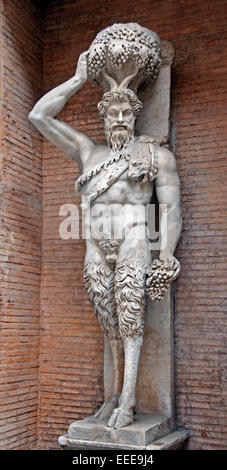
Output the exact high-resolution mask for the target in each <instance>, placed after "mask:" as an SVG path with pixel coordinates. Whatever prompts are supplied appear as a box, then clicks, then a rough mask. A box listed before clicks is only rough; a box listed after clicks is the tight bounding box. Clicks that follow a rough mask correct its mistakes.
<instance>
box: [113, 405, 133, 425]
mask: <svg viewBox="0 0 227 470" xmlns="http://www.w3.org/2000/svg"><path fill="white" fill-rule="evenodd" d="M132 423H133V410H124V409H123V408H116V409H115V410H114V411H113V413H112V415H111V417H110V419H109V421H108V424H107V426H109V427H110V428H114V429H121V428H124V427H125V426H129V425H130V424H132Z"/></svg>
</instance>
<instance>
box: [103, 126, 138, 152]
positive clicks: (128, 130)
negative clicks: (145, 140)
mask: <svg viewBox="0 0 227 470" xmlns="http://www.w3.org/2000/svg"><path fill="white" fill-rule="evenodd" d="M105 135H106V140H107V144H108V146H109V147H110V148H112V149H113V150H121V149H122V148H124V147H125V146H126V145H127V144H128V143H129V142H130V141H131V140H132V139H133V138H134V128H133V127H129V126H128V127H125V129H124V130H120V131H119V130H114V129H113V128H111V127H110V126H108V125H106V126H105Z"/></svg>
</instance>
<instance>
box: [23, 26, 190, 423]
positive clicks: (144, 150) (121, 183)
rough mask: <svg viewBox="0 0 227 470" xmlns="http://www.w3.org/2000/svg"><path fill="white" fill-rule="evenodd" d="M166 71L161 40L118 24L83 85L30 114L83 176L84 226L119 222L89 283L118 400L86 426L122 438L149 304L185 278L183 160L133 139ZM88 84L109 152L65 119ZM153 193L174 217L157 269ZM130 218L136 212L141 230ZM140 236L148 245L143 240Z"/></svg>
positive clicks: (95, 242) (92, 243)
mask: <svg viewBox="0 0 227 470" xmlns="http://www.w3.org/2000/svg"><path fill="white" fill-rule="evenodd" d="M160 67H161V53H160V39H159V37H158V35H157V34H156V33H154V32H152V31H150V30H148V29H146V28H142V27H140V26H139V25H138V24H135V23H129V24H115V25H113V26H111V27H109V28H107V29H105V30H103V31H101V32H100V33H99V34H98V35H97V36H96V38H95V40H94V41H93V43H92V45H91V47H90V48H89V50H88V51H86V52H84V53H82V54H81V55H80V57H79V60H78V64H77V68H76V73H75V75H74V76H73V77H72V78H70V79H69V80H67V81H66V82H65V83H63V84H62V85H60V86H58V87H56V88H54V89H53V90H52V91H50V92H48V93H47V94H46V95H45V96H44V97H42V98H41V99H40V100H39V101H38V103H37V104H36V105H35V106H34V108H33V110H32V111H31V113H30V114H29V119H30V121H31V122H32V123H33V125H34V126H35V127H36V128H37V129H38V130H39V131H40V132H41V133H42V134H43V135H44V136H45V137H46V138H47V139H48V140H49V141H51V142H52V143H53V144H55V145H56V146H57V147H58V148H59V149H61V150H63V151H64V152H66V153H67V154H68V155H70V156H71V157H72V158H73V159H75V160H76V161H77V163H78V166H79V168H80V171H81V176H80V177H79V179H78V180H77V183H76V185H77V189H79V190H81V192H82V195H83V204H84V212H85V214H86V208H87V209H88V208H90V209H91V208H92V211H93V212H92V213H93V214H95V217H93V218H91V219H89V222H85V224H86V223H88V224H89V223H91V224H97V222H98V223H100V222H102V220H104V219H105V217H106V213H107V211H108V214H111V222H110V225H109V229H106V230H105V229H103V231H102V233H101V236H100V231H99V233H98V235H99V236H97V237H96V235H95V230H94V233H93V232H92V234H91V236H90V237H88V239H87V240H86V257H85V267H84V280H85V286H86V289H87V293H88V297H89V300H90V301H91V303H92V305H93V308H94V312H95V314H96V316H97V318H98V320H99V323H100V326H101V328H102V330H103V331H104V334H105V335H106V336H107V337H108V340H109V343H110V348H111V351H112V357H113V364H114V385H113V390H112V397H111V398H110V399H109V400H108V401H107V402H105V403H104V404H103V405H102V407H101V408H100V409H99V410H98V411H97V412H96V413H95V414H94V415H93V416H91V417H89V418H86V419H87V420H88V422H96V421H97V422H98V421H101V422H104V423H106V425H107V426H109V427H111V428H115V429H121V428H123V427H126V426H129V425H130V424H132V423H133V416H134V413H135V409H136V396H135V390H136V382H137V373H138V365H139V358H140V351H141V348H142V344H143V331H144V312H145V307H146V299H147V296H148V295H149V296H150V297H151V299H152V301H158V300H160V299H162V298H163V295H164V293H165V291H166V290H167V289H168V287H169V285H170V283H171V281H173V280H174V279H176V277H177V276H178V274H179V272H180V263H179V261H178V260H177V259H176V258H175V257H174V250H175V247H176V244H177V242H178V238H179V235H180V231H181V211H180V191H179V186H180V185H179V177H178V174H177V169H176V162H175V158H174V156H173V154H172V153H171V152H170V151H169V150H168V149H166V148H164V147H161V146H159V145H158V144H157V143H156V142H155V140H154V139H153V138H152V137H151V136H147V135H141V136H135V132H134V131H135V121H136V117H137V116H138V114H139V112H140V110H141V109H142V103H141V101H140V100H139V99H138V97H137V89H138V87H139V86H152V83H153V82H154V81H155V80H156V78H157V77H158V74H159V70H160ZM87 78H90V79H92V80H93V81H94V82H96V83H97V84H99V85H101V86H102V88H103V90H104V94H103V97H102V100H101V101H100V103H99V104H98V111H99V116H100V118H101V120H102V121H103V123H104V130H105V135H106V141H107V143H106V144H103V145H101V144H97V143H95V142H93V141H92V140H91V139H90V138H89V137H88V136H86V135H84V134H83V133H81V132H78V131H76V130H75V129H73V128H72V127H70V126H69V125H68V124H66V123H65V122H62V121H60V120H59V119H56V116H57V114H58V113H59V112H60V111H61V110H62V108H63V107H64V106H65V104H66V103H67V101H68V100H69V99H70V98H71V97H72V96H73V95H74V94H75V93H76V92H77V91H78V90H80V88H81V87H82V86H83V84H84V83H85V82H86V80H87ZM154 187H155V189H156V194H157V199H158V202H159V204H160V205H164V206H165V208H166V214H167V236H165V237H164V236H163V237H162V235H163V232H164V224H162V218H161V221H160V234H161V240H162V238H163V240H162V241H161V248H160V253H159V257H158V258H157V259H155V260H154V261H153V263H152V259H151V252H150V250H149V233H148V229H147V222H148V221H147V211H146V207H147V205H148V204H149V203H150V201H151V197H152V194H153V190H154ZM100 207H101V208H102V210H101V211H100ZM96 208H97V211H96V212H95V209H96ZM112 208H113V210H110V209H112ZM124 208H126V209H125V210H123V209H124ZM130 209H132V210H134V209H136V214H137V218H136V223H135V221H134V219H133V218H132V217H131V212H132V211H131V210H130ZM108 217H109V215H108ZM85 219H86V216H85ZM100 219H101V220H100ZM90 221H91V222H90ZM135 226H136V227H139V228H140V229H142V232H143V233H144V236H140V237H137V236H135ZM116 228H117V230H116ZM119 229H120V230H119ZM118 231H119V234H118V233H117V232H118ZM120 232H121V234H123V235H121V234H120ZM142 232H141V230H140V233H142Z"/></svg>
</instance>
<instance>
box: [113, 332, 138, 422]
mask: <svg viewBox="0 0 227 470" xmlns="http://www.w3.org/2000/svg"><path fill="white" fill-rule="evenodd" d="M142 344H143V337H142V336H137V337H128V338H125V339H124V350H125V371H124V384H123V389H122V393H121V397H120V400H119V406H118V408H116V409H115V410H114V411H113V413H112V415H111V417H110V420H109V422H108V426H110V427H113V428H116V429H120V428H122V427H124V426H128V425H129V424H132V423H133V413H134V409H135V405H136V396H135V395H136V382H137V373H138V365H139V357H140V351H141V347H142Z"/></svg>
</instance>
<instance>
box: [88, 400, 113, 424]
mask: <svg viewBox="0 0 227 470" xmlns="http://www.w3.org/2000/svg"><path fill="white" fill-rule="evenodd" d="M117 405H118V400H116V399H113V400H110V401H106V402H104V403H103V405H102V406H101V408H99V410H98V411H96V413H95V414H94V415H92V416H88V418H85V419H84V420H83V421H87V422H88V423H97V422H102V423H107V421H108V419H109V418H110V416H111V415H112V413H113V410H114V409H115V408H116V406H117Z"/></svg>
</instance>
